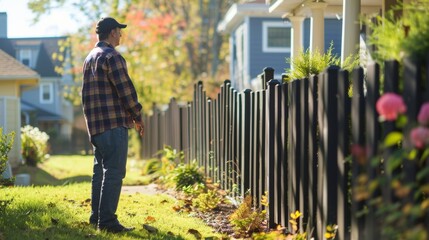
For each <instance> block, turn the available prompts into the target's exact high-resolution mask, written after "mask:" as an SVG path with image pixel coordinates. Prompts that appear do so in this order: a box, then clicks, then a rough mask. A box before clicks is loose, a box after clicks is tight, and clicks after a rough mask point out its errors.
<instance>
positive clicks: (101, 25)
mask: <svg viewBox="0 0 429 240" xmlns="http://www.w3.org/2000/svg"><path fill="white" fill-rule="evenodd" d="M117 27H118V28H126V27H127V25H126V24H120V23H118V21H116V20H115V19H114V18H111V17H105V18H101V19H100V21H98V23H97V27H96V28H95V32H96V33H108V32H110V31H111V30H112V29H115V28H117Z"/></svg>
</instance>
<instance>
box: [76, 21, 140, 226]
mask: <svg viewBox="0 0 429 240" xmlns="http://www.w3.org/2000/svg"><path fill="white" fill-rule="evenodd" d="M125 27H127V25H125V24H120V23H118V22H117V21H116V20H115V19H113V18H110V17H106V18H102V19H101V20H100V21H99V22H98V23H97V27H96V33H97V35H98V40H99V41H98V42H97V44H96V45H95V48H94V49H93V50H92V51H91V52H90V53H89V54H88V56H87V57H86V59H85V62H84V65H83V85H82V105H83V112H84V116H85V120H86V125H87V128H88V134H89V138H90V141H91V143H92V145H93V147H94V155H95V157H94V169H93V176H92V192H91V216H90V218H89V222H90V223H91V224H92V225H94V226H98V229H100V230H105V231H108V232H113V233H118V232H126V231H131V230H132V229H133V228H126V227H124V226H122V225H121V224H120V223H119V221H118V219H117V216H116V214H115V213H116V209H117V207H118V202H119V196H120V193H121V188H122V179H123V178H124V177H125V172H126V163H127V152H128V129H129V128H132V127H133V125H134V126H135V128H136V129H137V131H139V133H140V135H141V136H142V135H143V133H144V124H143V121H142V116H141V110H142V105H141V104H140V103H139V102H138V99H137V93H136V90H135V88H134V85H133V83H132V82H131V79H130V77H129V76H128V70H127V63H126V61H125V59H124V58H123V57H122V56H121V54H120V53H119V52H117V51H116V50H115V47H116V46H118V45H119V42H120V39H121V29H122V28H125Z"/></svg>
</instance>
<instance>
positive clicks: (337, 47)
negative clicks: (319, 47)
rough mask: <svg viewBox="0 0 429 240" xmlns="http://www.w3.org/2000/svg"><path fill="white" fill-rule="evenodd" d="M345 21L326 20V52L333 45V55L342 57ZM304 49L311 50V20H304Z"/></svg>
mask: <svg viewBox="0 0 429 240" xmlns="http://www.w3.org/2000/svg"><path fill="white" fill-rule="evenodd" d="M342 25H343V21H342V20H338V19H336V18H325V51H326V50H328V49H329V46H330V45H331V42H332V43H333V50H332V54H333V55H337V56H338V57H340V56H341V35H342ZM303 27H304V41H303V42H304V49H308V48H310V30H311V19H310V18H306V19H305V20H304V26H303Z"/></svg>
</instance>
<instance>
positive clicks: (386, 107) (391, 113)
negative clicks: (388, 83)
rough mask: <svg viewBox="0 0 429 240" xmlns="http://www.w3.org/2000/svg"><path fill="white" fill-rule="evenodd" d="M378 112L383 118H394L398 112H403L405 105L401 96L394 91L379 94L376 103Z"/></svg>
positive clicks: (405, 108) (391, 119)
mask: <svg viewBox="0 0 429 240" xmlns="http://www.w3.org/2000/svg"><path fill="white" fill-rule="evenodd" d="M376 109H377V112H378V114H380V116H381V117H383V118H384V119H385V120H388V121H393V120H396V118H397V117H398V114H400V113H405V112H406V111H407V106H405V103H404V100H403V99H402V97H401V96H400V95H398V94H396V93H385V94H384V95H383V96H381V97H380V98H379V99H378V101H377V104H376Z"/></svg>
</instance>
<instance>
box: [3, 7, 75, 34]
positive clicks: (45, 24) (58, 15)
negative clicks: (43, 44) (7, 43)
mask: <svg viewBox="0 0 429 240" xmlns="http://www.w3.org/2000/svg"><path fill="white" fill-rule="evenodd" d="M27 3H28V0H0V12H6V13H7V18H8V19H7V34H8V37H9V38H27V37H57V36H64V35H66V34H67V33H74V32H76V31H77V30H78V29H79V27H80V26H82V24H83V23H82V21H81V22H79V21H77V20H75V18H74V17H72V14H71V12H69V11H67V9H66V8H64V9H57V10H55V11H53V12H51V13H50V14H44V15H42V16H41V17H40V19H39V22H37V23H35V24H33V18H34V16H35V14H33V13H32V12H31V10H29V9H28V8H27ZM75 14H76V13H75Z"/></svg>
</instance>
